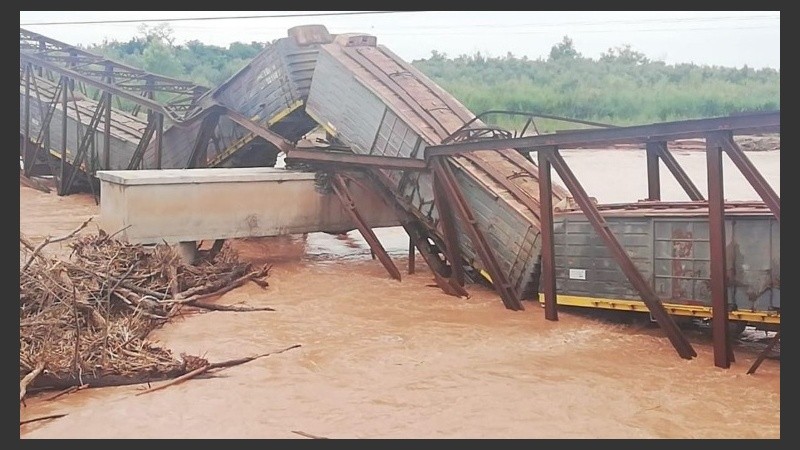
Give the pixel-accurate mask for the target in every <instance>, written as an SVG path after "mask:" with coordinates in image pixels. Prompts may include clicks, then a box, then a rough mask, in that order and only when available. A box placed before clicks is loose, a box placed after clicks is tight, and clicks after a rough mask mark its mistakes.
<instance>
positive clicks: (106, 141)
mask: <svg viewBox="0 0 800 450" xmlns="http://www.w3.org/2000/svg"><path fill="white" fill-rule="evenodd" d="M103 97H104V98H105V99H106V102H108V104H109V106H110V105H111V94H110V93H105V94H103ZM103 168H104V169H105V170H110V169H111V108H110V107H109V108H106V114H105V117H104V118H103Z"/></svg>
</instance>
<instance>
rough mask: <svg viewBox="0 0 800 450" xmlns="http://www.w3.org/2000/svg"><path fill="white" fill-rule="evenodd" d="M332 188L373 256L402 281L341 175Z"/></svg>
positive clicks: (395, 277)
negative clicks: (359, 210)
mask: <svg viewBox="0 0 800 450" xmlns="http://www.w3.org/2000/svg"><path fill="white" fill-rule="evenodd" d="M331 187H332V188H333V191H334V192H335V193H336V195H337V196H338V197H339V200H341V201H342V205H343V206H344V209H345V211H347V213H348V214H349V215H350V217H351V218H352V219H353V223H355V225H356V227H357V228H358V231H359V232H361V236H363V237H364V240H366V241H367V244H369V248H370V250H371V251H372V254H374V255H375V256H377V257H378V260H380V262H381V264H383V267H385V268H386V271H387V272H389V275H391V276H392V278H394V279H395V280H397V281H400V271H399V270H398V269H397V266H395V265H394V261H392V258H391V257H389V254H388V253H386V249H385V248H383V245H382V244H381V241H379V240H378V237H377V236H375V232H373V231H372V228H370V227H369V225H367V223H366V222H365V221H364V218H363V217H361V213H359V212H358V209H357V208H356V204H355V202H354V201H353V197H352V196H351V195H350V189H348V188H347V183H346V182H345V180H344V178H343V177H342V176H341V175H339V174H334V175H333V177H332V178H331Z"/></svg>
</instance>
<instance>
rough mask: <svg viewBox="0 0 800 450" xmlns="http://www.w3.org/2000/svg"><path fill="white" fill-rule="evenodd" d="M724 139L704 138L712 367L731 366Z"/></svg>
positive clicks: (716, 136)
mask: <svg viewBox="0 0 800 450" xmlns="http://www.w3.org/2000/svg"><path fill="white" fill-rule="evenodd" d="M724 139H725V137H724V136H720V135H719V134H710V135H708V136H707V137H706V162H707V168H708V234H709V247H710V252H711V273H710V278H711V333H712V340H713V346H714V365H715V366H717V367H722V368H725V369H727V368H729V367H730V366H731V358H730V354H731V352H732V349H731V342H730V339H729V335H728V290H727V285H728V280H727V273H726V272H727V271H726V267H725V266H726V264H725V261H726V260H725V253H726V252H725V204H724V202H725V200H724V199H725V194H724V191H723V176H722V152H723V150H722V146H723V145H724V142H723V141H724Z"/></svg>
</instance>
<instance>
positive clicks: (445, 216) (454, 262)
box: [433, 174, 464, 286]
mask: <svg viewBox="0 0 800 450" xmlns="http://www.w3.org/2000/svg"><path fill="white" fill-rule="evenodd" d="M433 196H434V204H435V205H436V209H437V210H438V211H439V223H440V224H441V226H442V235H443V237H444V244H445V249H444V251H445V254H446V255H447V260H448V261H450V266H451V267H452V277H453V278H454V279H455V281H456V283H458V285H459V286H464V268H463V267H461V264H460V261H461V260H462V256H461V247H459V245H458V234H457V232H456V216H455V214H454V213H453V209H452V208H451V205H450V202H449V201H447V193H446V192H445V190H444V186H442V179H441V177H440V176H438V174H435V175H434V177H433Z"/></svg>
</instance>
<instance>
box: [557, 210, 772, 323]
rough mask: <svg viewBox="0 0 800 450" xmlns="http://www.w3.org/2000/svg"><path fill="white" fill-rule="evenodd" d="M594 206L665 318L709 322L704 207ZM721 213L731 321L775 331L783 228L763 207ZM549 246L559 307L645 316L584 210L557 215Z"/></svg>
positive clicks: (707, 261) (708, 252)
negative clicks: (647, 284)
mask: <svg viewBox="0 0 800 450" xmlns="http://www.w3.org/2000/svg"><path fill="white" fill-rule="evenodd" d="M598 208H599V210H600V212H601V213H602V215H603V217H604V219H605V221H606V222H607V223H608V225H609V227H610V229H611V231H612V232H613V233H614V234H615V235H616V236H617V238H618V239H619V241H620V243H621V244H622V246H623V247H624V248H625V250H626V252H627V253H628V254H629V255H630V257H631V260H632V261H633V263H634V264H635V265H636V267H637V269H639V271H640V272H641V273H642V275H644V276H645V278H646V279H648V280H649V281H650V283H651V286H652V287H653V288H654V290H655V292H656V294H657V295H658V296H659V298H660V299H661V301H662V302H663V303H664V307H665V308H666V309H667V311H668V312H669V313H670V314H672V315H674V316H676V318H683V319H687V320H689V319H698V320H701V321H702V320H706V319H710V318H711V315H712V314H711V287H710V282H711V280H710V257H711V255H710V248H709V225H708V207H707V204H705V203H704V202H685V203H665V202H638V203H627V204H613V205H599V206H598ZM725 216H726V220H725V239H726V252H725V254H726V264H725V266H726V275H727V297H728V311H729V320H731V321H733V322H732V323H736V324H737V328H738V329H740V330H741V329H743V327H744V326H746V325H750V326H755V327H756V328H760V329H766V330H774V329H776V328H777V327H778V326H779V325H780V309H781V304H780V299H781V288H780V224H779V222H778V220H777V219H776V218H775V217H774V215H773V214H772V213H771V212H770V210H769V209H768V208H767V207H766V206H765V205H764V204H763V203H752V202H729V203H727V204H726V205H725ZM554 244H555V245H554V246H555V261H556V267H555V273H556V289H557V295H558V304H562V305H571V306H580V307H589V308H600V309H610V310H617V311H632V312H640V313H647V312H648V309H647V307H646V306H645V304H644V303H643V302H642V301H641V298H640V297H639V293H638V292H637V291H636V289H634V287H633V286H632V285H631V283H630V282H629V281H628V280H627V278H626V277H625V275H624V274H623V272H622V270H621V269H620V268H619V266H618V265H617V263H616V262H615V260H614V258H613V257H612V255H611V254H610V252H609V251H608V249H607V248H606V246H605V245H604V244H603V241H602V240H601V239H600V237H599V236H598V235H597V234H596V233H595V231H594V229H593V228H592V226H591V224H590V223H589V221H588V220H587V219H586V217H585V215H584V214H583V213H581V212H580V211H563V212H556V213H555V216H554ZM542 301H543V299H542Z"/></svg>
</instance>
